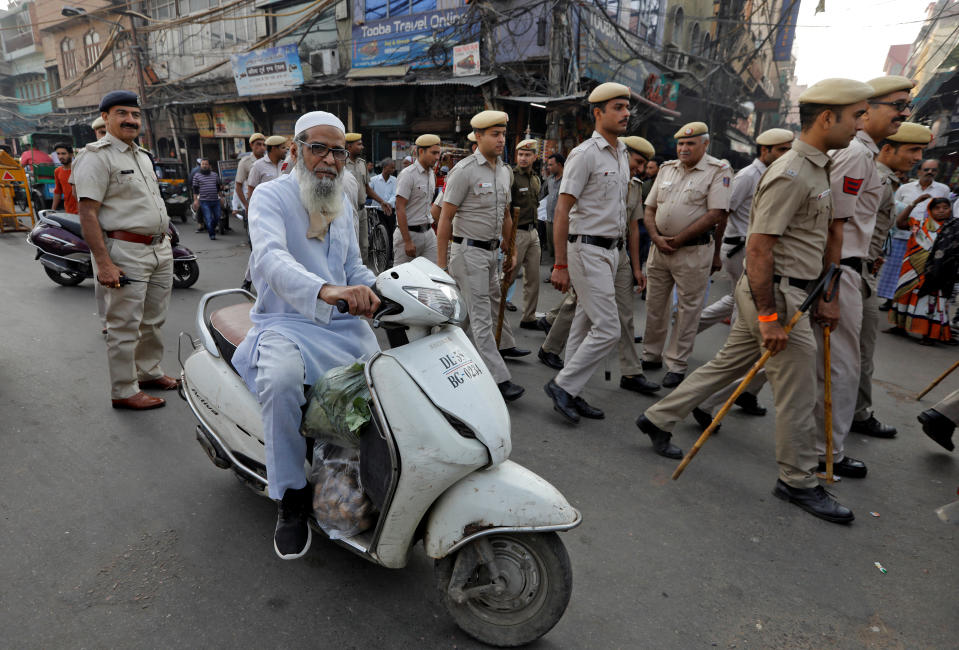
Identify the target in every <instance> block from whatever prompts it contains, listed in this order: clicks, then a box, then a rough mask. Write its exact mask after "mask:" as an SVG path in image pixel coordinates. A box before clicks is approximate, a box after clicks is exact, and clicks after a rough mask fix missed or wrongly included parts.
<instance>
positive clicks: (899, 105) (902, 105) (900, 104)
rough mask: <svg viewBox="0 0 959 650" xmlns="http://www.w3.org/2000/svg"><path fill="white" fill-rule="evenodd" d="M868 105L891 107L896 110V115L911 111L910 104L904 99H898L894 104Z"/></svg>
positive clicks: (879, 103)
mask: <svg viewBox="0 0 959 650" xmlns="http://www.w3.org/2000/svg"><path fill="white" fill-rule="evenodd" d="M869 103H870V104H878V105H880V106H892V107H893V108H895V109H896V112H897V113H902V112H903V111H908V110H912V102H911V101H909V100H906V99H900V100H898V101H895V102H872V101H871V102H869Z"/></svg>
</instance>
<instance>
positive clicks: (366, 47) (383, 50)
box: [353, 6, 473, 68]
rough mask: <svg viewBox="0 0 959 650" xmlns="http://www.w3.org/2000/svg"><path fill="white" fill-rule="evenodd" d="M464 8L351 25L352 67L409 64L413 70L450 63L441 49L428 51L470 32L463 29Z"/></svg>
mask: <svg viewBox="0 0 959 650" xmlns="http://www.w3.org/2000/svg"><path fill="white" fill-rule="evenodd" d="M467 9H468V7H466V6H463V7H456V8H453V9H444V10H442V11H427V12H423V13H418V14H409V15H405V16H395V17H392V18H383V19H381V20H371V21H369V22H366V23H363V24H360V25H353V67H354V68H374V67H379V66H389V65H404V64H407V65H410V66H411V67H414V68H428V67H444V66H447V65H449V64H450V60H449V51H448V50H447V49H445V48H442V49H440V50H439V51H435V50H434V51H432V52H431V51H430V46H431V45H432V44H433V43H434V42H435V41H438V40H440V39H445V38H447V37H454V35H455V40H457V41H460V40H463V39H464V37H467V38H468V37H469V36H470V35H471V32H472V31H473V30H471V29H469V28H467V27H465V26H464V24H463V23H464V19H465V17H466V12H467Z"/></svg>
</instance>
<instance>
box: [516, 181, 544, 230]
mask: <svg viewBox="0 0 959 650" xmlns="http://www.w3.org/2000/svg"><path fill="white" fill-rule="evenodd" d="M540 189H541V184H540V180H539V176H537V175H536V173H535V172H533V170H532V168H531V169H530V170H529V171H523V170H522V169H520V168H519V167H516V168H514V169H513V184H512V186H511V187H510V194H512V196H513V202H512V204H511V205H512V207H514V208H519V221H518V222H517V223H518V224H519V225H521V226H525V225H526V224H528V223H534V222H535V221H536V209H537V208H538V207H539V191H540Z"/></svg>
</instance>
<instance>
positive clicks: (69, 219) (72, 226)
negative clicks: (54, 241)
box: [44, 212, 83, 239]
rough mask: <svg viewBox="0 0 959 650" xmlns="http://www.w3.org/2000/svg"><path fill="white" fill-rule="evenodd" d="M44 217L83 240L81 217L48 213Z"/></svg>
mask: <svg viewBox="0 0 959 650" xmlns="http://www.w3.org/2000/svg"><path fill="white" fill-rule="evenodd" d="M44 216H46V218H47V219H49V220H50V221H56V222H57V223H58V224H60V226H61V227H63V229H64V230H66V231H69V232H72V233H73V234H74V235H76V236H77V237H80V238H81V239H82V238H83V228H81V227H80V216H79V215H76V214H70V213H69V212H48V213H47V214H46V215H44Z"/></svg>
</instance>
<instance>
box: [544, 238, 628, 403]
mask: <svg viewBox="0 0 959 650" xmlns="http://www.w3.org/2000/svg"><path fill="white" fill-rule="evenodd" d="M619 255H620V251H618V250H616V249H615V248H614V249H612V250H609V249H606V248H601V247H599V246H593V245H591V244H584V243H582V242H578V241H577V242H572V243H570V244H569V246H568V248H567V258H568V261H567V263H568V264H569V277H570V281H571V282H572V284H573V286H575V287H576V296H577V304H576V314H575V315H574V316H573V323H572V325H571V326H570V330H569V340H568V341H567V342H566V350H567V354H566V364H565V366H564V367H563V369H562V370H560V371H559V374H558V375H556V380H555V381H556V383H557V384H558V385H559V387H560V388H562V389H563V390H565V391H566V392H567V393H569V394H570V395H573V396H574V397H575V396H578V395H579V394H580V393H581V392H582V391H583V387H585V386H586V382H587V381H589V378H590V377H591V376H592V374H593V372H595V371H596V369H597V368H598V367H599V366H600V365H601V364H602V363H603V360H604V359H606V355H608V354H609V353H610V352H611V351H612V349H613V348H614V347H616V342H617V341H618V340H619V315H618V314H617V310H616V287H615V284H614V280H615V277H616V267H617V265H618V264H619Z"/></svg>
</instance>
